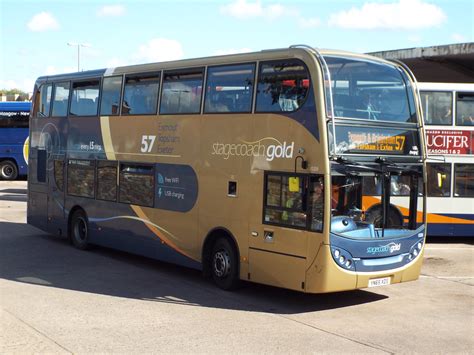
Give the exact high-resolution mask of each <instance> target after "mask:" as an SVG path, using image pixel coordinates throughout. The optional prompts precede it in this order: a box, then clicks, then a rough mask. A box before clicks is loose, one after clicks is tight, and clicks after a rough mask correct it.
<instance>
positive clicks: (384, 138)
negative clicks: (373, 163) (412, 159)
mask: <svg viewBox="0 0 474 355" xmlns="http://www.w3.org/2000/svg"><path fill="white" fill-rule="evenodd" d="M348 138H349V146H350V147H351V149H359V150H379V151H397V152H400V151H403V147H404V146H405V136H390V135H386V134H383V133H366V132H362V133H361V132H357V133H356V132H348Z"/></svg>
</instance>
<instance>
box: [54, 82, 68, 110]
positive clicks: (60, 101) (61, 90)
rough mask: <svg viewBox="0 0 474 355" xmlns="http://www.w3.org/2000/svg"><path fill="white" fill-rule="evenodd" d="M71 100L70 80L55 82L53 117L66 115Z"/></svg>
mask: <svg viewBox="0 0 474 355" xmlns="http://www.w3.org/2000/svg"><path fill="white" fill-rule="evenodd" d="M68 100H69V81H65V82H61V83H56V84H54V99H53V112H52V114H51V116H53V117H66V116H67V104H68Z"/></svg>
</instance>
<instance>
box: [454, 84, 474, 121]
mask: <svg viewBox="0 0 474 355" xmlns="http://www.w3.org/2000/svg"><path fill="white" fill-rule="evenodd" d="M456 125H458V126H474V93H472V92H470V93H464V92H458V93H457V96H456Z"/></svg>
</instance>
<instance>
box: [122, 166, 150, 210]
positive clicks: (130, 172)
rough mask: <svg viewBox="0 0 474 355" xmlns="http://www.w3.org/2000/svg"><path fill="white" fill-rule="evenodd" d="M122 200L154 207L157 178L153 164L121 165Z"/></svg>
mask: <svg viewBox="0 0 474 355" xmlns="http://www.w3.org/2000/svg"><path fill="white" fill-rule="evenodd" d="M119 186H120V189H119V196H120V197H119V199H120V202H123V203H129V204H132V205H141V206H147V207H153V196H154V186H155V178H154V173H153V166H151V165H138V164H121V165H120V185H119Z"/></svg>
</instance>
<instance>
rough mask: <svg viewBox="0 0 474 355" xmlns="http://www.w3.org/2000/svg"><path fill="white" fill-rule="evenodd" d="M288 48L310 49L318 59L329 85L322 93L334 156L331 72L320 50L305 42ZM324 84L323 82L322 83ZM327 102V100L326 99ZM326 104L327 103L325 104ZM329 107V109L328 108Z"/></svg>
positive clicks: (334, 136)
mask: <svg viewBox="0 0 474 355" xmlns="http://www.w3.org/2000/svg"><path fill="white" fill-rule="evenodd" d="M290 48H305V49H308V50H309V51H311V52H312V53H313V54H314V55H315V56H316V57H317V58H318V59H319V63H320V65H321V70H322V71H323V75H324V81H325V82H326V81H327V85H328V87H329V94H328V95H326V90H324V93H325V95H326V98H327V96H329V107H326V114H327V116H328V118H329V121H331V126H332V143H333V147H332V155H333V157H335V156H336V127H335V124H334V114H333V113H334V102H333V97H332V87H331V72H330V71H329V68H328V65H327V63H326V60H325V59H324V57H323V55H322V54H321V52H320V51H319V50H318V49H317V48H314V47H311V46H308V45H307V44H294V45H291V46H290ZM324 86H325V83H324ZM326 103H327V100H326ZM326 106H327V105H326ZM328 109H329V110H328Z"/></svg>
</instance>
